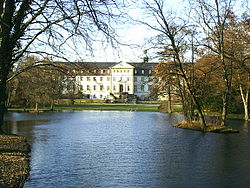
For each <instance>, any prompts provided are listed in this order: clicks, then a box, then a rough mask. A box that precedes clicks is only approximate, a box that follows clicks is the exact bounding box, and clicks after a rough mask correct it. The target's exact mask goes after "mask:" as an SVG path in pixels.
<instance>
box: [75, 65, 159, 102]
mask: <svg viewBox="0 0 250 188" xmlns="http://www.w3.org/2000/svg"><path fill="white" fill-rule="evenodd" d="M155 65H156V64H155V63H127V62H120V63H89V67H90V69H89V70H90V71H89V72H88V73H87V74H86V73H85V74H84V73H83V74H78V75H76V76H75V78H76V84H77V87H78V89H79V90H80V91H81V92H82V93H83V95H84V96H85V97H86V98H90V99H105V98H108V97H109V96H110V95H111V96H115V97H119V96H120V95H121V93H127V94H131V95H135V96H137V97H138V98H140V99H146V98H147V97H149V94H150V87H151V85H152V82H151V74H152V67H153V66H155Z"/></svg>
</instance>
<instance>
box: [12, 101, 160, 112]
mask: <svg viewBox="0 0 250 188" xmlns="http://www.w3.org/2000/svg"><path fill="white" fill-rule="evenodd" d="M158 107H159V105H153V104H102V103H85V104H77V105H56V106H54V109H53V110H55V111H61V110H115V111H146V112H159V109H158ZM8 110H9V111H22V112H23V111H29V112H32V111H35V109H34V108H25V109H24V108H9V109H8ZM49 110H51V109H50V108H49V107H45V108H39V111H41V112H42V111H49Z"/></svg>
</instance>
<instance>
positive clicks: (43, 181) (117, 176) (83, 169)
mask: <svg viewBox="0 0 250 188" xmlns="http://www.w3.org/2000/svg"><path fill="white" fill-rule="evenodd" d="M5 119H6V127H5V129H6V130H7V131H8V132H10V133H15V134H19V135H25V136H27V138H28V140H29V143H30V144H31V147H32V152H31V172H30V174H31V176H30V179H29V180H28V181H27V182H26V184H25V188H45V187H46V188H54V187H60V188H64V187H65V188H68V187H72V188H82V187H104V188H113V187H121V188H124V187H135V188H137V187H150V188H151V187H157V188H160V187H166V188H168V187H169V188H179V187H180V188H189V187H190V188H196V187H197V188H217V187H218V188H231V187H232V188H234V187H235V188H241V187H242V188H245V187H250V123H246V122H244V121H240V120H230V121H228V124H229V125H231V126H233V127H234V128H238V129H240V133H239V134H216V133H206V134H203V133H201V132H198V131H190V130H184V129H179V128H175V127H172V125H174V124H175V123H176V122H179V121H181V119H182V115H180V114H165V113H158V112H118V111H65V112H50V113H39V114H32V113H8V114H7V115H6V117H5Z"/></svg>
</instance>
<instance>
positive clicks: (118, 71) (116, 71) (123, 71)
mask: <svg viewBox="0 0 250 188" xmlns="http://www.w3.org/2000/svg"><path fill="white" fill-rule="evenodd" d="M113 72H114V73H130V70H116V69H114V70H113Z"/></svg>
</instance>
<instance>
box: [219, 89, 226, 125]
mask: <svg viewBox="0 0 250 188" xmlns="http://www.w3.org/2000/svg"><path fill="white" fill-rule="evenodd" d="M222 101H223V102H222V112H221V124H220V125H221V127H225V126H226V119H227V107H228V99H227V94H226V93H224V94H223V97H222Z"/></svg>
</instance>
